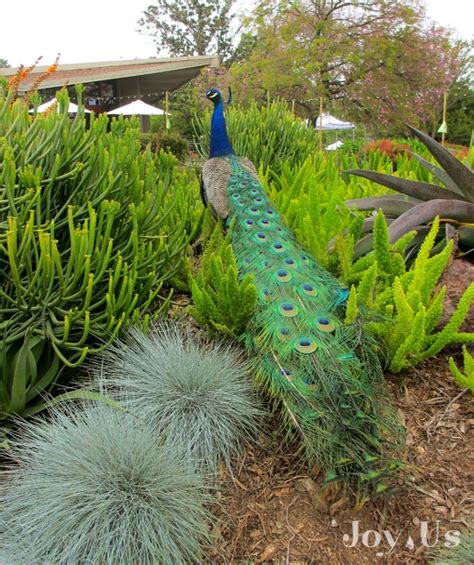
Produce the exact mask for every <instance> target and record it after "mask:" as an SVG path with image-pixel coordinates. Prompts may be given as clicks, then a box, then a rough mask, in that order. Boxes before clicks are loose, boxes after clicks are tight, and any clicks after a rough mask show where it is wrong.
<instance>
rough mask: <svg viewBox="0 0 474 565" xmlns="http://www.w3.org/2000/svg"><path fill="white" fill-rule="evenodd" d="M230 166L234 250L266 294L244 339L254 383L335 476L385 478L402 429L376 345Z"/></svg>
mask: <svg viewBox="0 0 474 565" xmlns="http://www.w3.org/2000/svg"><path fill="white" fill-rule="evenodd" d="M229 159H230V161H231V175H230V178H229V182H228V185H227V195H228V202H229V211H230V217H231V218H232V219H233V222H232V225H231V239H232V245H233V248H234V253H235V256H236V259H237V262H238V264H239V267H240V269H241V274H242V275H245V274H253V275H254V276H255V285H256V287H257V290H258V295H259V301H258V306H257V311H256V313H255V315H254V316H253V318H252V320H251V322H250V324H249V326H248V328H247V332H246V334H245V336H244V338H245V343H246V346H247V348H248V350H249V351H250V352H251V354H252V356H253V357H255V358H257V359H258V363H257V368H256V376H257V380H258V382H259V383H260V384H261V386H262V387H263V388H264V389H265V390H267V391H268V392H269V393H270V394H271V396H272V397H273V398H275V399H277V400H278V401H280V402H281V403H282V404H283V405H284V407H285V408H286V410H287V414H288V419H289V422H290V423H291V424H292V425H293V427H295V428H296V429H297V430H298V431H299V432H300V436H301V438H302V441H303V446H304V449H305V452H306V454H307V456H308V458H309V459H310V460H311V461H318V462H320V463H322V464H323V465H324V467H325V468H326V469H327V470H328V471H329V473H330V475H333V474H335V475H336V476H345V477H347V476H348V475H357V476H358V478H361V473H362V475H365V478H367V479H370V478H371V477H372V478H374V479H376V478H378V477H381V475H382V474H383V471H386V470H387V469H382V468H381V467H383V465H382V466H381V465H380V464H379V463H381V460H380V457H381V456H383V453H384V450H385V447H384V445H385V443H387V440H389V438H390V437H392V438H393V437H395V436H397V435H398V432H399V428H398V425H397V420H396V418H395V416H394V414H393V411H392V410H391V409H390V408H389V406H387V403H386V402H385V401H384V400H383V395H384V391H383V375H382V371H381V368H380V365H379V363H378V360H377V357H376V355H375V354H374V353H373V352H372V348H373V344H371V343H370V340H369V339H368V338H367V337H366V336H364V333H363V331H362V329H361V327H360V325H359V324H357V323H355V324H351V325H345V324H344V323H343V319H344V311H345V307H344V306H345V302H346V299H347V296H348V291H347V289H346V288H344V287H342V286H341V284H340V283H339V281H337V279H335V278H334V277H332V276H331V275H330V274H329V273H328V272H327V271H325V270H324V269H323V268H322V267H320V266H319V265H318V264H317V263H316V261H315V260H314V259H312V258H311V257H310V256H309V255H308V253H306V252H305V251H304V249H303V248H302V247H301V246H300V245H299V244H298V243H297V242H296V241H295V239H294V237H293V235H292V233H291V232H290V230H289V229H288V228H287V227H286V226H285V224H284V222H283V220H282V218H281V216H280V215H279V214H278V212H277V211H276V210H275V209H274V208H273V207H272V205H271V203H270V202H269V200H268V198H267V197H266V195H265V193H264V191H263V189H262V187H261V185H260V183H259V182H258V181H257V180H256V179H255V178H254V177H253V176H252V175H251V174H249V172H248V171H247V170H246V169H244V168H243V167H242V166H241V165H240V163H239V160H238V159H237V158H235V157H230V158H229ZM379 471H380V473H381V474H380V475H379V474H378V472H379ZM362 478H364V477H362Z"/></svg>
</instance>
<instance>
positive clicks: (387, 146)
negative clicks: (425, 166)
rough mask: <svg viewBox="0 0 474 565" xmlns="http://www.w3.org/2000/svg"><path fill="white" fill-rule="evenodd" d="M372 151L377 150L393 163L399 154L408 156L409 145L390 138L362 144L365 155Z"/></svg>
mask: <svg viewBox="0 0 474 565" xmlns="http://www.w3.org/2000/svg"><path fill="white" fill-rule="evenodd" d="M373 151H378V152H379V153H383V154H384V155H386V156H387V157H388V158H389V159H390V160H391V161H392V162H393V163H395V162H396V158H397V157H399V156H402V157H408V158H410V147H409V146H408V145H407V144H406V143H400V142H399V141H395V140H392V139H377V140H376V141H371V142H369V143H367V144H366V145H365V146H364V153H365V154H366V155H367V154H368V153H371V152H373Z"/></svg>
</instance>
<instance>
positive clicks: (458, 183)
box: [346, 126, 474, 258]
mask: <svg viewBox="0 0 474 565" xmlns="http://www.w3.org/2000/svg"><path fill="white" fill-rule="evenodd" d="M408 127H409V129H410V130H411V131H412V133H413V134H415V135H416V136H417V137H418V138H419V139H421V141H423V142H424V143H425V145H426V146H427V148H428V150H429V151H430V152H431V154H432V155H433V157H434V158H435V159H436V160H437V161H438V162H439V163H440V164H441V165H442V166H443V167H444V170H443V169H440V168H439V167H437V166H435V165H433V164H432V163H429V162H428V161H426V160H425V159H423V158H422V157H420V156H419V155H414V157H415V158H416V159H417V160H418V161H419V162H420V163H421V164H422V165H423V166H425V167H426V168H427V169H428V170H429V171H430V172H431V173H432V174H433V175H434V176H435V177H436V178H437V179H438V180H441V182H443V183H444V184H445V188H440V187H439V186H436V185H434V184H429V183H425V182H419V181H413V180H407V179H403V178H399V177H396V176H393V175H386V174H382V173H378V172H374V171H364V170H359V169H351V170H348V171H346V172H347V173H349V174H353V175H356V176H360V177H364V178H367V179H369V180H372V181H374V182H377V183H379V184H381V185H383V186H387V187H388V188H391V189H393V190H396V191H398V192H401V193H402V194H405V195H408V196H410V197H412V199H411V200H409V201H406V202H396V201H393V202H392V201H391V199H390V196H388V197H387V196H380V197H373V198H362V199H355V200H348V201H347V202H346V204H347V205H348V206H350V207H356V208H358V209H359V210H371V209H374V210H375V209H381V210H383V211H384V212H385V213H386V214H387V215H389V216H393V217H395V218H396V219H395V220H394V221H393V222H392V224H391V225H390V241H391V242H392V243H393V242H394V241H396V240H397V239H398V238H399V237H401V236H402V235H404V234H405V233H407V232H408V231H410V230H412V229H415V230H416V231H418V232H419V234H422V232H423V224H426V223H429V222H432V221H433V220H434V218H435V217H436V216H439V217H440V218H443V219H445V220H446V221H447V222H450V223H451V224H454V225H455V226H458V225H459V224H462V223H468V224H470V223H472V222H474V205H473V204H474V173H473V172H472V171H471V170H470V169H469V168H468V167H466V166H465V165H463V164H462V163H461V162H460V161H458V160H457V159H456V158H455V157H453V156H452V155H451V153H450V152H449V151H447V150H446V149H445V148H444V147H443V146H442V145H440V144H439V143H438V142H437V141H435V140H434V139H432V138H431V137H429V136H428V135H426V134H425V133H423V132H421V131H419V130H417V129H416V128H413V127H411V126H408ZM392 198H393V197H392ZM387 199H389V200H387ZM394 200H395V199H394ZM420 200H421V201H425V202H420ZM458 233H459V242H460V243H461V244H463V245H465V246H467V247H468V248H471V247H472V241H473V240H474V236H473V230H472V229H471V228H470V227H466V226H462V227H460V229H459V230H458ZM372 247H373V246H372V238H371V237H370V236H366V237H365V238H363V240H361V241H359V242H358V243H357V245H356V246H355V249H354V258H357V257H360V256H361V255H362V254H364V253H368V252H369V251H371V250H372Z"/></svg>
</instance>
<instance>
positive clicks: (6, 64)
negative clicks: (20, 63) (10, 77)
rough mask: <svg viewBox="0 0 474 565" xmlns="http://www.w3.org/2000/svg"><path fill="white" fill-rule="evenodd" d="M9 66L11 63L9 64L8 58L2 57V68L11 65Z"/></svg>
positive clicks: (0, 66)
mask: <svg viewBox="0 0 474 565" xmlns="http://www.w3.org/2000/svg"><path fill="white" fill-rule="evenodd" d="M9 66H10V65H9V63H8V61H7V60H6V59H2V58H1V57H0V68H4V67H9Z"/></svg>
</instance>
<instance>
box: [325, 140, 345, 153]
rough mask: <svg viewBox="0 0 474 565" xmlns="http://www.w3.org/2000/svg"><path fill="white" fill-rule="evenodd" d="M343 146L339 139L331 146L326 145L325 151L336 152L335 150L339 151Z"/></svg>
mask: <svg viewBox="0 0 474 565" xmlns="http://www.w3.org/2000/svg"><path fill="white" fill-rule="evenodd" d="M343 145H344V142H343V141H341V140H340V139H339V140H338V141H335V142H334V143H331V145H327V146H326V151H336V150H337V149H339V148H340V147H342V146H343Z"/></svg>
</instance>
